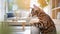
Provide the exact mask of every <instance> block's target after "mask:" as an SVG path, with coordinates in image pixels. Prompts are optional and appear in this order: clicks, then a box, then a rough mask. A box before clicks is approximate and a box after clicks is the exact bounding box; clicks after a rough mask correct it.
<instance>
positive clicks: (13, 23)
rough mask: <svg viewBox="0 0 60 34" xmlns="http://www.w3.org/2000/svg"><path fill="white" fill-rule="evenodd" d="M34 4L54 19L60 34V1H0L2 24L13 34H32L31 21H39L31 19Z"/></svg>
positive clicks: (0, 20) (0, 19)
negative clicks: (10, 29)
mask: <svg viewBox="0 0 60 34" xmlns="http://www.w3.org/2000/svg"><path fill="white" fill-rule="evenodd" d="M34 4H35V5H37V6H38V7H41V8H42V9H43V10H44V11H45V12H46V13H47V14H48V15H49V16H50V17H51V18H52V20H53V21H54V23H55V25H56V28H57V34H60V32H59V31H60V27H59V26H60V0H0V22H1V23H0V24H3V23H7V26H9V28H12V30H13V31H12V32H13V34H27V33H28V34H31V30H30V29H31V26H30V21H31V22H32V20H37V19H34V18H31V16H30V17H29V15H30V13H31V9H32V8H33V5H34ZM2 22H3V23H2ZM3 25H4V24H3ZM5 25H6V24H5ZM1 27H2V26H1ZM5 27H6V26H5Z"/></svg>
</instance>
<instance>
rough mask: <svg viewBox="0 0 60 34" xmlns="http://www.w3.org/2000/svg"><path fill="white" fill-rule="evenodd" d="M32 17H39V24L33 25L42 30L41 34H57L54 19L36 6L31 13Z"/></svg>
mask: <svg viewBox="0 0 60 34" xmlns="http://www.w3.org/2000/svg"><path fill="white" fill-rule="evenodd" d="M31 14H32V17H33V16H37V17H38V19H39V22H37V23H33V24H34V26H36V27H38V28H39V29H40V32H41V34H56V27H55V24H54V22H53V21H52V19H51V18H50V16H49V15H48V14H46V13H45V12H44V11H43V10H42V9H41V8H39V7H37V6H35V5H34V8H32V11H31Z"/></svg>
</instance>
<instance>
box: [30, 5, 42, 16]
mask: <svg viewBox="0 0 60 34" xmlns="http://www.w3.org/2000/svg"><path fill="white" fill-rule="evenodd" d="M40 12H42V9H41V8H39V7H37V6H36V5H34V8H32V11H31V14H32V17H33V16H38V14H39V13H40Z"/></svg>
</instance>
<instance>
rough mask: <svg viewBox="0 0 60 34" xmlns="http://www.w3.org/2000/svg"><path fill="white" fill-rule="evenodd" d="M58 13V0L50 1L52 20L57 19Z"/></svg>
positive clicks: (59, 0) (59, 4) (59, 2)
mask: <svg viewBox="0 0 60 34" xmlns="http://www.w3.org/2000/svg"><path fill="white" fill-rule="evenodd" d="M59 12H60V0H52V18H53V19H57V17H59V16H58V13H59Z"/></svg>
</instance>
